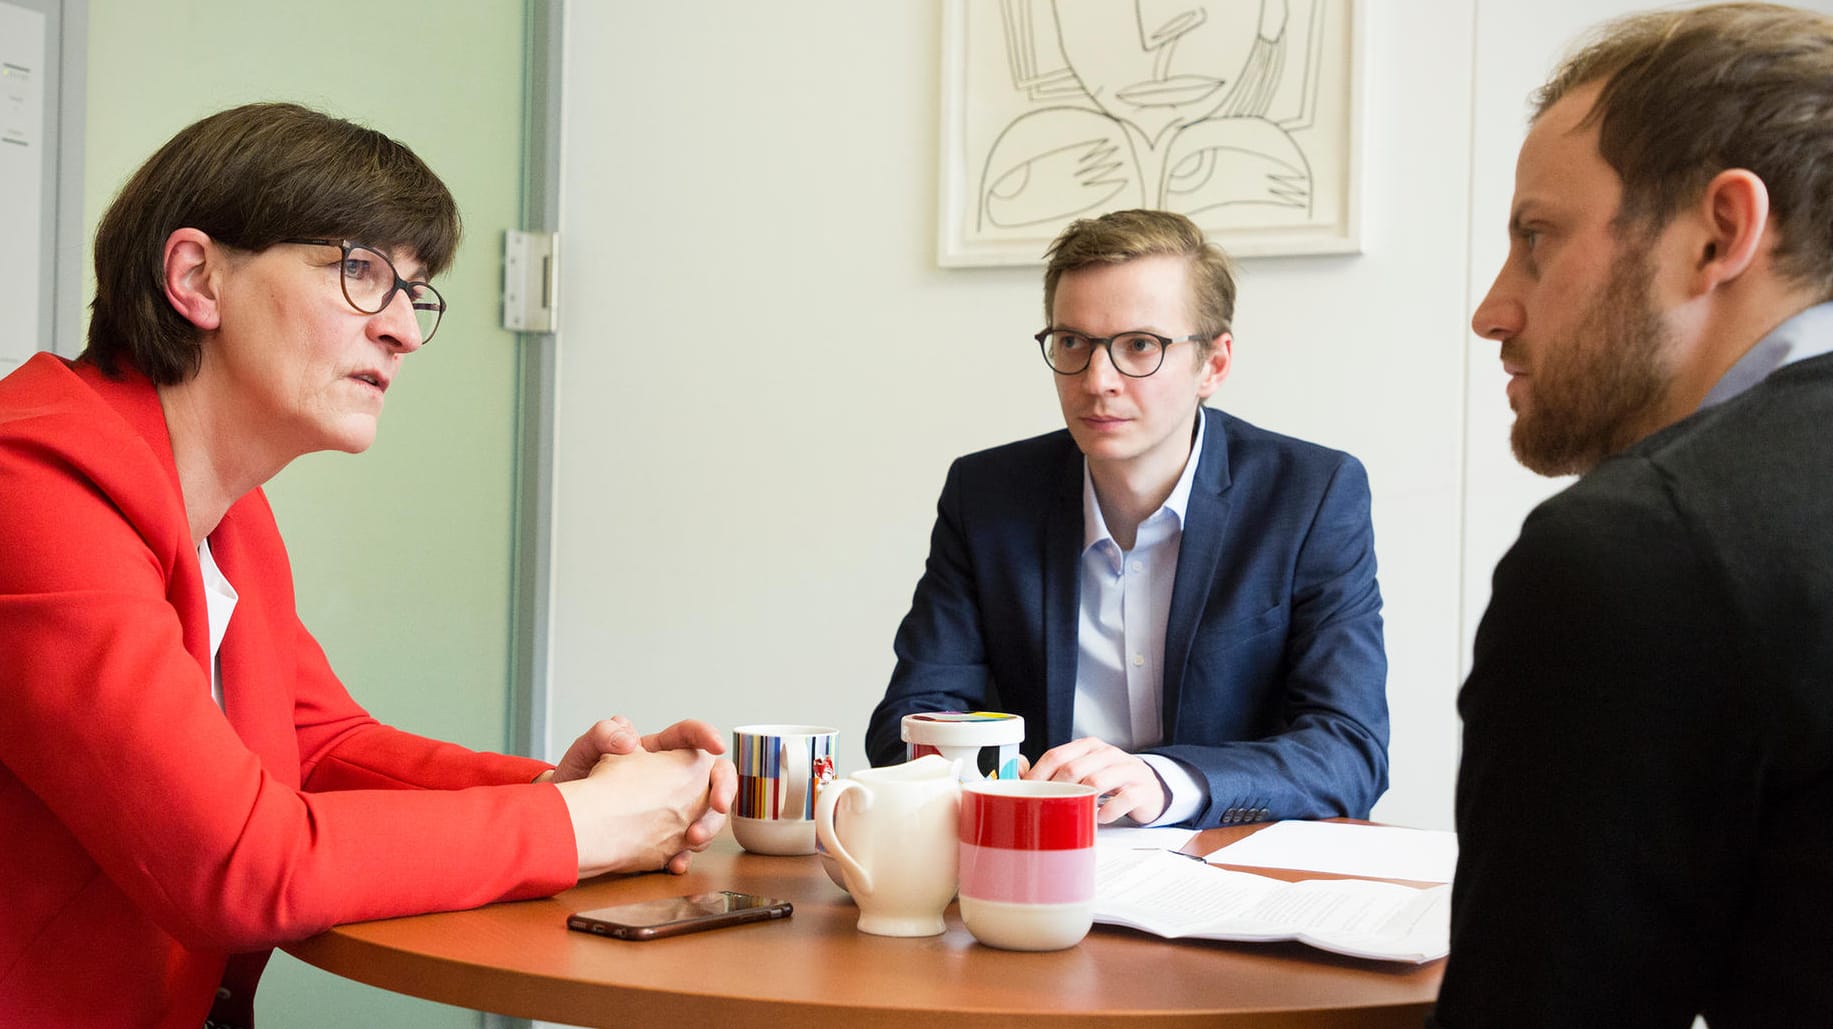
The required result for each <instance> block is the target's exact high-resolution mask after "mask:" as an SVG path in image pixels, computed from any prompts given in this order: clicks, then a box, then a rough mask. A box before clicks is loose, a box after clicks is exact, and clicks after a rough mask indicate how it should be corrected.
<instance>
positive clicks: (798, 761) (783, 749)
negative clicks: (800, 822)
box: [776, 736, 814, 821]
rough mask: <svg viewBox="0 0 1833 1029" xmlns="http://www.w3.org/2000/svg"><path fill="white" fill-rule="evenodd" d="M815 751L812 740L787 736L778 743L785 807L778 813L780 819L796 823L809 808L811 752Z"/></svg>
mask: <svg viewBox="0 0 1833 1029" xmlns="http://www.w3.org/2000/svg"><path fill="white" fill-rule="evenodd" d="M813 749H814V741H813V740H812V739H806V738H805V739H796V738H794V737H790V736H785V737H783V738H782V739H781V740H779V741H778V743H777V765H778V767H779V768H781V769H782V776H783V778H782V780H781V781H782V783H783V806H782V807H781V808H780V809H778V811H777V813H776V816H777V817H778V818H786V819H789V820H791V821H794V820H796V819H799V818H801V817H802V809H803V808H805V807H807V806H808V780H809V775H810V771H811V769H810V768H809V751H811V750H813Z"/></svg>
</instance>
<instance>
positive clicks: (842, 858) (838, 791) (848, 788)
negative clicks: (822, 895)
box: [815, 779, 872, 896]
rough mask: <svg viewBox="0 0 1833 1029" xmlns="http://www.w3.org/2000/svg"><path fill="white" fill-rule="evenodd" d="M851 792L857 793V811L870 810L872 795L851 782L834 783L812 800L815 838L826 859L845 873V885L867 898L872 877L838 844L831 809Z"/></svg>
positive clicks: (870, 888)
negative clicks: (836, 863)
mask: <svg viewBox="0 0 1833 1029" xmlns="http://www.w3.org/2000/svg"><path fill="white" fill-rule="evenodd" d="M854 790H858V791H859V802H858V806H859V810H861V811H866V810H869V809H870V808H871V807H872V793H871V791H869V790H866V789H862V788H861V787H860V785H859V783H858V782H856V781H855V780H852V779H835V780H834V781H833V782H831V783H828V784H827V786H826V787H824V788H823V789H822V790H821V792H820V793H819V794H817V795H816V797H815V836H816V838H817V839H819V840H820V841H821V846H823V847H825V848H827V853H828V856H829V857H831V858H833V859H834V860H835V861H838V862H840V867H841V869H842V870H844V871H845V872H846V880H847V885H848V886H850V887H852V889H853V890H854V892H856V893H860V894H863V895H866V896H870V895H871V893H872V876H871V873H869V872H867V871H866V870H865V867H864V866H862V865H861V864H860V863H859V861H858V860H857V859H855V858H854V857H853V855H852V854H851V853H850V852H848V851H847V849H846V848H845V847H843V846H841V844H840V835H839V834H838V833H836V832H835V831H834V809H835V808H836V807H838V806H839V804H840V798H841V797H842V796H844V795H845V794H847V793H850V792H852V791H854Z"/></svg>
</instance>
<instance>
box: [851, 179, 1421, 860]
mask: <svg viewBox="0 0 1833 1029" xmlns="http://www.w3.org/2000/svg"><path fill="white" fill-rule="evenodd" d="M1048 256H1049V266H1048V268H1047V270H1046V271H1045V274H1044V310H1045V314H1046V316H1047V317H1048V318H1049V320H1050V324H1049V328H1047V329H1045V330H1044V331H1043V332H1041V333H1039V334H1038V336H1037V340H1038V345H1039V346H1040V347H1041V349H1042V350H1043V355H1044V360H1045V361H1046V363H1048V364H1049V366H1050V368H1051V370H1052V371H1053V372H1054V373H1055V379H1056V385H1057V395H1058V399H1059V400H1060V402H1061V404H1062V409H1063V418H1064V421H1065V422H1066V423H1067V430H1066V431H1058V432H1054V433H1051V434H1049V435H1045V436H1039V437H1036V438H1034V439H1028V440H1023V441H1020V442H1017V443H1012V444H1009V445H1006V446H1003V447H996V448H994V449H992V450H986V451H982V452H980V453H977V454H970V455H968V456H967V457H963V458H961V459H959V460H957V461H956V462H955V463H954V465H953V466H952V467H951V468H950V469H949V472H948V479H947V482H946V483H945V484H944V485H943V488H942V498H941V501H940V502H939V504H938V505H937V517H936V525H935V529H934V531H933V533H932V535H931V538H930V551H929V559H928V562H927V565H926V567H925V569H924V572H923V577H922V579H921V581H919V582H918V583H917V588H916V595H915V597H914V599H913V601H912V604H911V609H910V613H909V614H908V615H907V616H905V618H904V622H903V624H902V625H901V626H900V627H899V628H898V632H897V638H896V642H895V650H896V654H897V667H896V669H895V671H894V672H893V673H892V676H891V684H890V686H889V688H888V689H887V690H886V692H885V698H884V700H883V701H881V702H880V703H879V705H878V708H877V710H876V711H874V712H873V714H872V721H871V726H870V728H869V731H868V733H867V740H866V747H867V751H868V753H869V755H870V757H871V759H872V761H873V763H874V764H889V763H892V762H897V761H901V760H903V759H904V745H903V743H902V742H901V738H900V732H899V727H900V722H901V719H902V718H903V716H904V715H907V714H911V713H913V712H918V711H944V710H958V711H974V710H998V711H1008V712H1012V713H1014V714H1019V715H1023V716H1024V718H1025V730H1026V737H1025V744H1024V753H1025V756H1026V758H1027V759H1029V761H1030V762H1031V767H1030V769H1029V770H1028V771H1027V772H1026V773H1025V775H1026V777H1027V778H1033V779H1054V780H1059V781H1066V782H1081V783H1087V784H1089V785H1093V786H1095V787H1097V788H1099V789H1100V790H1101V791H1102V794H1103V795H1104V800H1103V803H1102V806H1101V812H1100V816H1099V817H1100V819H1101V821H1103V822H1114V821H1117V820H1120V819H1122V818H1127V819H1130V820H1131V821H1133V822H1135V823H1139V824H1148V825H1155V824H1173V823H1183V824H1190V825H1195V826H1199V827H1208V826H1215V825H1223V824H1230V823H1237V822H1252V821H1261V820H1266V819H1281V818H1325V817H1331V816H1339V815H1346V816H1352V817H1366V816H1367V815H1368V812H1369V808H1370V807H1371V806H1372V805H1373V804H1374V803H1375V800H1376V798H1378V797H1379V796H1380V795H1381V793H1382V791H1383V790H1385V789H1386V788H1387V738H1388V718H1387V698H1386V692H1385V690H1386V680H1387V659H1386V656H1385V654H1384V653H1383V651H1382V642H1381V592H1380V588H1379V587H1378V586H1377V585H1376V582H1375V549H1374V532H1373V529H1372V527H1371V525H1370V521H1369V491H1368V479H1367V476H1366V474H1365V473H1364V472H1363V469H1362V465H1361V464H1360V463H1359V462H1358V461H1356V459H1355V458H1353V457H1351V456H1349V455H1348V454H1344V453H1341V452H1338V451H1334V450H1328V449H1325V448H1323V447H1320V446H1316V445H1314V444H1310V443H1305V442H1303V441H1300V440H1296V439H1292V438H1291V437H1288V436H1281V435H1278V434H1275V433H1272V432H1268V431H1266V430H1264V429H1260V428H1257V427H1255V426H1253V425H1250V424H1248V423H1247V422H1244V421H1242V420H1240V419H1238V418H1234V417H1232V416H1230V415H1228V414H1225V413H1224V412H1222V411H1219V410H1216V409H1214V408H1206V407H1203V406H1202V401H1203V400H1204V399H1206V398H1207V397H1209V396H1210V395H1211V394H1212V393H1214V392H1215V391H1216V389H1217V387H1219V386H1220V385H1221V384H1222V381H1223V379H1225V378H1226V377H1227V375H1228V371H1229V365H1230V360H1231V357H1232V353H1233V345H1234V340H1233V337H1232V336H1231V335H1230V331H1229V330H1230V324H1231V322H1232V319H1233V317H1234V301H1235V284H1234V279H1233V276H1232V275H1231V273H1230V270H1229V266H1228V260H1227V258H1226V257H1225V256H1224V255H1223V253H1222V251H1221V250H1220V248H1218V247H1216V246H1215V245H1214V244H1212V243H1209V242H1208V241H1207V240H1205V239H1204V237H1203V233H1202V231H1201V230H1200V229H1198V228H1197V227H1196V226H1195V225H1194V224H1192V223H1191V222H1190V221H1189V220H1188V219H1186V218H1184V217H1183V216H1181V215H1176V214H1170V213H1167V212H1161V211H1118V212H1113V213H1110V214H1106V215H1103V216H1101V217H1099V218H1093V219H1084V220H1081V221H1077V222H1075V223H1073V224H1072V225H1070V226H1069V228H1068V229H1066V230H1065V231H1064V233H1063V234H1062V235H1061V236H1060V237H1058V238H1057V240H1056V242H1055V243H1053V244H1052V245H1051V248H1050V250H1049V253H1048Z"/></svg>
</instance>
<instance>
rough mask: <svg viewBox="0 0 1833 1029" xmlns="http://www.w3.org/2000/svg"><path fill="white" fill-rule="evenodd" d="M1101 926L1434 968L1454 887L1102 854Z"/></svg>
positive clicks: (1445, 938) (1444, 941)
mask: <svg viewBox="0 0 1833 1029" xmlns="http://www.w3.org/2000/svg"><path fill="white" fill-rule="evenodd" d="M1095 921H1096V922H1100V923H1103V924H1107V925H1122V926H1126V927H1128V928H1132V929H1139V930H1143V931H1145V932H1149V933H1153V934H1155V935H1158V936H1163V937H1166V938H1170V939H1177V938H1196V939H1207V940H1238V941H1247V942H1257V941H1271V940H1297V941H1298V942H1300V943H1306V944H1309V945H1311V946H1313V947H1317V948H1319V949H1320V950H1328V951H1333V952H1335V953H1338V954H1348V955H1351V956H1353V957H1360V958H1376V959H1380V960H1385V961H1412V962H1416V963H1419V962H1426V961H1432V960H1435V959H1437V958H1441V957H1444V956H1445V953H1446V952H1447V951H1448V950H1450V941H1451V887H1449V886H1435V887H1432V888H1430V889H1423V890H1422V889H1415V888H1413V887H1411V886H1401V885H1398V884H1395V883H1380V882H1370V881H1367V880H1362V879H1313V880H1309V881H1306V882H1296V883H1290V882H1284V881H1282V880H1279V879H1270V878H1268V877H1266V876H1260V875H1253V874H1251V873H1248V872H1235V871H1230V870H1228V869H1225V868H1216V867H1214V866H1212V865H1210V864H1208V863H1206V862H1202V861H1197V860H1193V859H1192V858H1190V857H1188V856H1186V855H1183V854H1173V853H1171V852H1169V851H1164V850H1122V849H1119V848H1115V847H1104V848H1097V854H1096V872H1095Z"/></svg>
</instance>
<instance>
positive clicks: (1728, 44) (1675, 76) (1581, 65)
mask: <svg viewBox="0 0 1833 1029" xmlns="http://www.w3.org/2000/svg"><path fill="white" fill-rule="evenodd" d="M1599 81H1602V82H1603V83H1604V85H1603V88H1602V90H1601V91H1600V93H1599V94H1598V98H1597V102H1596V103H1595V104H1594V105H1593V107H1592V110H1591V112H1590V113H1589V114H1588V115H1587V116H1586V121H1585V123H1584V124H1591V123H1592V122H1596V123H1597V125H1598V150H1599V152H1600V153H1601V154H1602V155H1603V157H1604V160H1605V161H1607V162H1609V164H1610V166H1611V167H1612V168H1613V169H1615V170H1616V173H1617V176H1618V177H1619V178H1620V179H1622V182H1623V203H1622V209H1621V210H1620V211H1619V212H1618V215H1617V226H1618V229H1619V231H1624V230H1634V231H1637V232H1648V231H1656V230H1659V229H1661V228H1663V227H1665V226H1666V224H1667V223H1668V221H1669V220H1670V219H1672V218H1673V216H1674V215H1675V214H1676V213H1678V212H1679V211H1680V209H1681V208H1682V207H1684V206H1685V205H1687V204H1689V203H1691V202H1692V201H1693V200H1695V199H1696V198H1697V197H1698V196H1699V194H1700V192H1701V191H1702V190H1703V189H1705V187H1706V184H1707V183H1708V182H1710V181H1711V180H1712V178H1713V176H1715V175H1717V174H1719V173H1720V172H1722V171H1725V170H1727V169H1731V168H1742V169H1745V170H1748V171H1750V172H1752V173H1754V174H1755V175H1756V176H1757V177H1758V178H1760V179H1762V180H1763V184H1764V186H1765V187H1767V189H1768V190H1769V198H1770V212H1771V214H1772V216H1773V217H1774V219H1775V224H1776V226H1777V230H1778V231H1777V233H1776V244H1775V257H1776V266H1777V270H1778V271H1779V272H1780V273H1781V274H1782V275H1783V276H1784V277H1785V278H1788V279H1790V280H1793V281H1795V282H1798V283H1800V284H1802V285H1808V286H1813V287H1816V288H1817V289H1818V291H1819V293H1820V295H1821V296H1822V297H1833V18H1829V17H1827V16H1826V15H1822V14H1816V13H1813V12H1810V11H1803V10H1799V9H1796V8H1793V7H1784V6H1780V5H1776V4H1758V3H1728V4H1716V5H1713V6H1710V7H1700V8H1694V9H1691V10H1678V11H1651V12H1646V13H1643V14H1635V15H1630V16H1628V17H1625V18H1620V19H1617V20H1615V21H1611V22H1608V23H1606V24H1604V25H1603V26H1601V27H1599V29H1598V30H1597V31H1596V32H1595V34H1594V35H1592V36H1591V37H1590V38H1588V39H1587V40H1585V41H1583V42H1582V45H1581V46H1580V48H1579V49H1578V50H1576V51H1575V52H1574V53H1573V54H1572V56H1570V57H1568V58H1567V60H1566V61H1565V63H1564V64H1563V65H1561V67H1560V68H1559V70H1558V71H1556V72H1555V73H1554V75H1553V77H1552V78H1551V79H1549V80H1548V82H1547V83H1546V85H1544V86H1542V87H1541V88H1540V89H1539V90H1538V91H1537V92H1536V93H1535V95H1534V107H1535V110H1534V117H1535V118H1539V117H1540V116H1541V115H1542V114H1544V113H1546V111H1547V109H1548V108H1549V107H1551V106H1553V105H1554V104H1555V103H1558V102H1559V100H1560V99H1561V98H1563V97H1565V96H1566V95H1567V94H1568V93H1570V92H1572V91H1573V90H1576V89H1578V88H1580V87H1582V86H1586V85H1589V84H1591V83H1594V82H1599Z"/></svg>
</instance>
